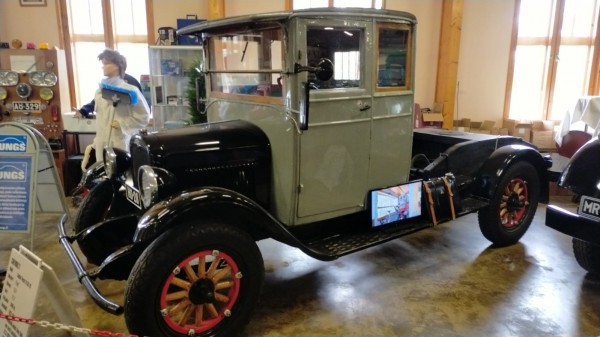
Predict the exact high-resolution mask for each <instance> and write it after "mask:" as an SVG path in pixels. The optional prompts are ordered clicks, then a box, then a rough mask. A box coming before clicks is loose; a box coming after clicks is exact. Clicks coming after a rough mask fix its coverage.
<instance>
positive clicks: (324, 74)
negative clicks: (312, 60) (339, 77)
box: [294, 58, 333, 81]
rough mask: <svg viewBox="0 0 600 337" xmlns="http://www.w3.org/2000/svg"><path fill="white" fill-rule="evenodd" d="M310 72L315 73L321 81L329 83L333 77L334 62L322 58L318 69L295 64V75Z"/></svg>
mask: <svg viewBox="0 0 600 337" xmlns="http://www.w3.org/2000/svg"><path fill="white" fill-rule="evenodd" d="M303 71H308V72H310V73H314V74H315V76H317V78H318V79H319V81H328V80H330V79H331V76H333V62H331V60H329V59H326V58H322V59H321V60H319V63H318V64H317V66H316V67H312V66H301V65H300V64H298V63H296V64H294V74H297V73H300V72H303Z"/></svg>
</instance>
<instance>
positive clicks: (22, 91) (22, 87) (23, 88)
mask: <svg viewBox="0 0 600 337" xmlns="http://www.w3.org/2000/svg"><path fill="white" fill-rule="evenodd" d="M16 90H17V95H18V96H19V97H21V98H22V99H27V98H28V97H29V96H31V86H30V85H29V84H27V83H25V82H21V83H19V84H17V87H16Z"/></svg>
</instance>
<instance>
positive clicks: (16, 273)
mask: <svg viewBox="0 0 600 337" xmlns="http://www.w3.org/2000/svg"><path fill="white" fill-rule="evenodd" d="M43 275H44V271H43V270H42V268H40V266H39V265H38V264H35V263H33V262H32V261H30V260H29V259H28V258H27V257H26V256H25V255H23V254H21V253H20V252H19V251H18V250H16V249H14V248H13V249H12V251H11V253H10V259H9V262H8V268H7V270H6V279H5V280H4V288H3V289H2V299H0V311H2V313H5V314H8V315H14V316H19V317H32V316H33V313H34V311H35V307H36V299H37V296H38V291H39V289H40V282H41V280H42V276H43ZM29 327H30V325H29V324H24V323H19V322H14V321H9V320H0V336H6V337H24V336H28V332H29Z"/></svg>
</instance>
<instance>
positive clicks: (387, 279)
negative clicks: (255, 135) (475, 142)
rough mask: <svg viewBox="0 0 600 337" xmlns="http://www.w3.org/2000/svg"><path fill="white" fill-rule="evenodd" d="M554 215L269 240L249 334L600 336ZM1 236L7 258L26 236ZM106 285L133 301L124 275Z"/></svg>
mask: <svg viewBox="0 0 600 337" xmlns="http://www.w3.org/2000/svg"><path fill="white" fill-rule="evenodd" d="M568 200H569V198H568V197H567V198H565V197H562V198H561V197H555V198H554V200H553V201H554V202H559V203H566V202H568ZM544 215H545V205H541V206H540V207H539V209H538V213H537V215H536V217H535V219H534V223H533V224H532V226H531V228H530V230H529V231H528V232H527V234H526V235H525V236H524V238H523V239H522V240H521V242H520V243H518V244H516V245H514V246H511V247H508V248H491V247H490V246H489V242H488V241H486V240H485V238H484V237H483V236H482V235H481V233H480V231H479V226H478V224H477V216H476V215H475V214H471V215H468V216H466V217H463V218H460V219H458V220H456V221H453V222H450V223H445V224H442V225H440V226H438V227H436V228H432V229H429V230H426V231H422V232H419V233H416V234H413V235H410V236H407V237H404V238H401V239H398V240H394V241H392V242H389V243H387V244H384V245H381V246H377V247H373V248H370V249H367V250H365V251H362V252H358V253H355V254H353V255H348V256H345V257H342V258H340V259H338V260H336V261H333V262H321V261H318V260H314V259H312V258H310V257H308V256H306V255H305V254H303V253H301V252H300V251H299V250H297V249H294V248H290V247H287V246H285V245H282V244H280V243H278V242H274V241H272V240H265V241H263V242H260V244H259V245H260V248H261V251H262V253H263V257H264V261H265V268H266V278H265V287H264V291H263V295H262V298H261V303H260V304H259V306H258V307H257V308H256V309H255V312H254V314H253V317H252V319H251V321H250V324H249V325H248V326H247V327H246V329H245V330H244V332H243V335H245V336H428V337H432V336H487V337H493V336H502V337H506V336H528V337H531V336H544V337H549V336H598V335H600V310H598V309H600V280H599V279H596V278H593V277H591V276H589V275H587V274H586V272H585V271H584V270H583V269H581V268H580V267H579V265H578V264H577V262H576V261H575V259H574V257H573V253H572V250H571V239H570V238H569V237H567V236H565V235H563V234H561V233H558V232H556V231H554V230H551V229H549V228H548V227H546V226H545V225H544ZM37 218H38V221H37V223H36V227H35V236H34V237H35V239H34V249H33V250H34V253H36V254H37V255H38V256H39V257H40V258H41V259H43V260H44V261H45V262H46V263H48V264H49V265H50V266H51V267H53V268H54V270H55V271H56V273H57V274H58V276H59V278H60V281H61V283H62V285H63V287H64V288H65V290H66V292H67V294H68V298H69V299H70V301H71V302H72V303H73V304H74V306H75V307H76V308H77V312H78V314H79V316H80V317H81V321H82V326H83V327H85V328H90V329H99V330H105V331H110V332H121V333H126V332H127V329H126V327H125V324H124V320H123V317H119V316H113V315H110V314H108V313H106V312H104V311H102V310H100V309H98V308H97V307H96V305H95V304H94V303H93V302H92V300H91V299H90V298H89V297H88V296H87V293H85V291H84V290H83V287H82V286H81V285H80V284H79V283H78V281H77V279H76V277H75V273H74V271H73V270H72V268H71V265H70V263H69V262H68V261H67V259H66V255H65V253H64V252H63V251H62V249H61V248H60V247H59V244H58V242H57V239H56V221H57V220H58V215H49V214H44V215H38V216H37ZM2 236H3V239H2V240H0V241H2V242H1V243H0V263H2V264H3V265H6V261H8V256H9V251H10V249H11V248H13V247H15V246H16V245H18V243H17V241H16V240H15V239H14V238H11V237H9V234H2ZM24 243H25V244H28V242H27V241H24ZM99 285H100V289H101V290H102V291H103V292H104V293H105V294H109V295H110V296H109V297H110V298H111V299H112V300H114V301H116V302H118V303H122V293H123V288H124V282H115V281H99ZM39 302H40V305H39V306H38V309H37V310H36V314H35V315H34V316H35V317H33V318H34V319H36V320H48V321H51V322H55V321H56V320H57V317H56V315H55V314H54V313H53V311H52V310H51V307H50V306H49V305H48V301H47V299H44V297H43V295H42V297H40V301H39ZM42 335H43V336H68V335H67V334H66V333H65V332H63V331H58V330H56V329H49V328H41V327H37V326H35V327H33V330H32V332H31V336H42Z"/></svg>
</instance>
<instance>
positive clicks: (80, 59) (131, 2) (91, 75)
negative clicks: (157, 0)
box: [66, 0, 150, 106]
mask: <svg viewBox="0 0 600 337" xmlns="http://www.w3.org/2000/svg"><path fill="white" fill-rule="evenodd" d="M66 4H67V6H66V11H67V15H68V18H69V28H70V31H69V37H70V41H71V60H72V65H73V76H74V84H75V96H76V101H77V104H78V106H81V105H82V104H86V103H88V102H89V101H90V100H92V98H93V97H94V93H95V91H96V89H97V88H98V82H99V81H100V79H101V78H102V76H103V74H102V67H101V64H100V62H99V61H98V55H99V54H100V53H101V52H102V51H103V50H104V49H106V48H111V49H115V50H118V51H119V52H120V53H121V54H122V55H123V56H125V58H126V59H127V70H126V72H127V74H129V75H131V76H133V77H135V78H136V79H138V80H139V79H140V76H141V75H142V74H148V73H149V69H150V67H149V61H148V33H147V20H146V1H145V0H66Z"/></svg>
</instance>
